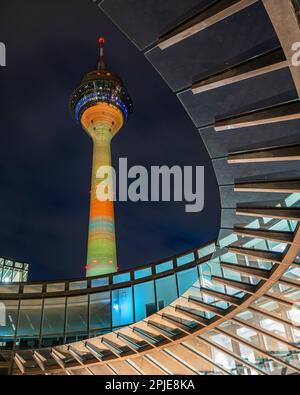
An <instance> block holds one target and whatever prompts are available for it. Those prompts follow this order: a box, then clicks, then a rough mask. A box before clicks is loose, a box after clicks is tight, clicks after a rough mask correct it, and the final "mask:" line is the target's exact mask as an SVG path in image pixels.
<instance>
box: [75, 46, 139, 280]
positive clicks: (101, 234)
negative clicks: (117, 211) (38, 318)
mask: <svg viewBox="0 0 300 395" xmlns="http://www.w3.org/2000/svg"><path fill="white" fill-rule="evenodd" d="M99 44H100V60H99V64H98V69H97V70H95V71H92V72H89V73H87V74H86V75H85V76H84V77H83V79H82V80H81V82H80V84H79V87H78V88H77V89H76V91H75V92H74V93H73V95H72V97H71V102H70V106H71V112H72V114H73V116H74V118H75V120H76V121H77V122H78V123H80V124H81V126H82V127H83V129H84V130H85V131H86V132H87V133H88V134H89V135H90V136H91V138H92V140H93V166H92V181H91V198H90V221H89V237H88V252H87V266H86V269H87V276H88V277H92V276H97V275H102V274H107V273H113V272H116V271H117V270H118V264H117V252H116V237H115V221H114V203H113V199H107V200H105V201H104V200H103V199H99V195H98V194H97V188H98V186H99V184H100V183H101V181H103V179H101V177H100V178H99V174H100V173H99V169H101V168H103V169H106V170H107V172H106V174H105V184H106V186H107V188H108V189H109V192H110V194H113V182H112V175H111V174H109V169H110V168H111V148H110V147H111V141H112V139H113V138H114V136H115V135H116V134H117V133H118V132H119V131H120V130H121V129H122V127H123V126H124V125H125V124H126V122H127V121H128V119H129V117H130V114H131V113H132V112H133V104H132V100H131V98H130V96H129V94H128V92H127V89H126V88H125V86H124V84H123V82H122V80H121V79H120V78H119V77H118V76H117V75H116V74H114V73H112V72H110V71H108V70H107V68H106V65H105V61H104V44H105V40H104V38H100V39H99ZM101 174H102V172H101Z"/></svg>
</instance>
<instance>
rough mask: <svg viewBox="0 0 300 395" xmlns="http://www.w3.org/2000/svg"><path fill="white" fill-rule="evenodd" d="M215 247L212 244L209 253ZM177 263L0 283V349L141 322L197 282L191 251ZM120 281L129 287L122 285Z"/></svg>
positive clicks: (77, 337)
mask: <svg viewBox="0 0 300 395" xmlns="http://www.w3.org/2000/svg"><path fill="white" fill-rule="evenodd" d="M203 248H205V249H207V246H205V247H203ZM214 249H215V245H214V244H212V245H211V246H210V250H209V251H212V250H214ZM186 257H188V259H187V258H186ZM191 258H193V259H192V261H191ZM206 258H207V260H209V259H210V258H211V253H210V254H209V255H207V256H206ZM178 259H180V257H179V258H178ZM181 262H186V263H185V264H184V263H182V264H181V265H180V266H178V267H177V268H176V266H175V265H173V260H169V261H166V262H162V263H158V264H156V265H150V266H147V267H143V268H138V269H136V270H133V271H131V272H126V273H120V274H117V275H111V276H109V277H108V276H105V277H99V278H92V279H89V280H86V279H84V280H77V281H70V282H61V283H57V282H54V283H44V284H43V283H41V284H35V283H32V284H29V283H27V284H24V285H23V284H15V285H11V284H0V303H1V305H2V306H3V309H2V310H3V311H5V316H6V323H5V326H0V350H6V349H11V348H12V347H15V348H16V349H27V348H32V347H51V346H55V345H59V344H64V343H71V342H75V341H78V340H81V339H87V338H90V337H94V336H97V335H99V334H100V333H107V332H111V331H116V330H117V329H119V328H122V327H125V326H127V325H130V324H132V323H134V322H138V321H141V320H143V319H145V318H146V317H149V316H151V315H153V314H154V313H155V312H156V311H158V310H161V309H162V308H164V307H166V306H168V305H169V304H170V303H172V302H173V301H174V300H175V299H177V298H178V297H179V295H180V294H182V293H183V292H185V291H186V290H187V289H189V288H190V287H191V286H192V285H193V284H194V283H195V282H196V281H198V282H199V277H198V276H199V274H198V260H197V259H196V255H195V253H194V252H192V253H189V254H185V255H183V256H182V261H181ZM170 270H171V271H172V274H170ZM152 273H156V275H155V274H154V275H152ZM156 276H157V277H156ZM149 277H151V278H152V280H151V281H147V279H149ZM131 279H132V280H131ZM124 283H130V284H131V285H130V286H123V287H122V284H124ZM43 290H44V291H45V292H44V293H43ZM73 294H74V295H73ZM1 295H2V296H3V298H1Z"/></svg>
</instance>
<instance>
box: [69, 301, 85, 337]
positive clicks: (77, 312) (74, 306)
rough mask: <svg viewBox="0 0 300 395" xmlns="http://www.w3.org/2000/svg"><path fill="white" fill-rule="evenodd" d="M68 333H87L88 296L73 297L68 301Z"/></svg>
mask: <svg viewBox="0 0 300 395" xmlns="http://www.w3.org/2000/svg"><path fill="white" fill-rule="evenodd" d="M67 303H68V305H67V326H66V328H67V332H68V333H71V332H83V333H86V332H87V326H88V325H87V318H88V296H87V295H83V296H72V297H69V298H68V300H67Z"/></svg>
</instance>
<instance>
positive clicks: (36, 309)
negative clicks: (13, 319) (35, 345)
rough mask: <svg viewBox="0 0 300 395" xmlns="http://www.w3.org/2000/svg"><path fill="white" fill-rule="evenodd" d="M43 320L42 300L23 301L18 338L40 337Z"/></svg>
mask: <svg viewBox="0 0 300 395" xmlns="http://www.w3.org/2000/svg"><path fill="white" fill-rule="evenodd" d="M41 320H42V299H34V300H31V299H29V300H22V301H21V307H20V320H19V327H18V336H39V334H40V328H41Z"/></svg>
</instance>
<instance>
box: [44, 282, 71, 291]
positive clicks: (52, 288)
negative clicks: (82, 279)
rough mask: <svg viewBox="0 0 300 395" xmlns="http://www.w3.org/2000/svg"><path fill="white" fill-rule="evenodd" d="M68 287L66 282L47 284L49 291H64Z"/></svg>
mask: <svg viewBox="0 0 300 395" xmlns="http://www.w3.org/2000/svg"><path fill="white" fill-rule="evenodd" d="M65 288H66V284H65V283H60V284H48V285H47V292H63V291H64V290H65Z"/></svg>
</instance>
